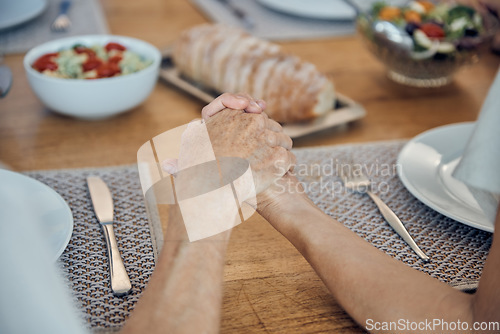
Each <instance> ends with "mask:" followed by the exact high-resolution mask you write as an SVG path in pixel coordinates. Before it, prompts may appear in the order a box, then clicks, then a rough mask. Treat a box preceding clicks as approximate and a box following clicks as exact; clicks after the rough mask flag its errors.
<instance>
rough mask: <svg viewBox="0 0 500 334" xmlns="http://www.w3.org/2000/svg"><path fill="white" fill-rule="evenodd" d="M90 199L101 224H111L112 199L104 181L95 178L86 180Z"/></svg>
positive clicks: (91, 177)
mask: <svg viewBox="0 0 500 334" xmlns="http://www.w3.org/2000/svg"><path fill="white" fill-rule="evenodd" d="M87 184H88V186H89V192H90V198H91V199H92V205H93V206H94V211H95V215H96V216H97V219H99V222H100V223H101V224H104V223H112V222H113V211H114V208H113V198H112V197H111V192H110V191H109V188H108V186H107V185H106V183H104V181H103V180H102V179H101V178H100V177H97V176H90V177H88V178H87Z"/></svg>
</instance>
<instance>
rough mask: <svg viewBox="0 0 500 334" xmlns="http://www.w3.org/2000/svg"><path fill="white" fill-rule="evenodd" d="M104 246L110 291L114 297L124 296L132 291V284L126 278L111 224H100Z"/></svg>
mask: <svg viewBox="0 0 500 334" xmlns="http://www.w3.org/2000/svg"><path fill="white" fill-rule="evenodd" d="M102 230H103V231H104V238H105V239H106V246H107V247H108V259H109V273H110V276H111V290H113V294H114V295H115V296H124V295H126V294H127V293H129V292H130V290H131V289H132V284H131V283H130V279H129V278H128V274H127V271H126V270H125V266H124V265H123V261H122V258H121V257H120V251H119V250H118V246H117V244H116V238H115V231H114V230H113V224H112V223H108V224H102Z"/></svg>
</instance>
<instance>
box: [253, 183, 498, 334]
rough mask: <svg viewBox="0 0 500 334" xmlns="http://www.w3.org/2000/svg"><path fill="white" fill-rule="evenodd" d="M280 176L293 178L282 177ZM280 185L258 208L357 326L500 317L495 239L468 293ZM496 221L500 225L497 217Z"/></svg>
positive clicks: (261, 201) (488, 319)
mask: <svg viewBox="0 0 500 334" xmlns="http://www.w3.org/2000/svg"><path fill="white" fill-rule="evenodd" d="M284 180H286V181H289V182H290V183H291V184H295V183H296V182H297V181H296V180H295V178H294V177H291V176H288V175H287V176H286V177H285V178H284ZM284 184H285V181H281V187H280V190H282V191H281V194H279V195H276V194H271V195H270V194H269V192H267V193H264V195H263V196H261V197H260V199H259V202H260V204H261V206H260V207H259V212H260V213H261V214H262V215H263V216H264V218H266V219H267V220H268V221H269V222H270V223H271V224H272V225H273V226H274V227H275V228H276V229H277V230H278V231H279V232H281V233H282V234H283V235H284V236H285V237H286V238H287V239H288V240H290V242H291V243H292V244H293V245H294V246H295V247H296V248H297V249H298V250H299V251H300V252H301V253H302V254H303V255H304V257H305V258H306V259H307V261H308V262H309V263H310V264H311V266H312V267H313V268H314V270H315V271H316V272H317V273H318V275H319V276H320V277H321V279H322V280H323V282H324V283H325V285H326V286H327V287H328V289H329V290H330V291H331V293H332V294H333V295H334V297H335V298H336V299H337V301H338V302H339V303H340V305H342V307H343V308H344V309H345V310H346V311H347V312H348V313H349V314H350V315H351V316H352V317H353V318H354V320H356V321H357V322H358V323H359V324H360V325H361V326H363V327H365V328H367V329H369V330H371V331H374V332H377V330H376V328H373V327H374V326H369V325H370V323H371V324H374V323H375V322H390V321H393V322H398V321H399V319H404V320H405V321H406V320H408V321H411V322H417V323H418V322H421V321H423V322H425V321H426V320H427V321H432V319H442V320H444V321H449V322H452V321H455V322H456V321H458V320H460V321H461V322H468V323H469V324H470V326H472V322H474V321H500V286H499V284H498V282H499V278H500V254H499V253H500V240H497V239H495V240H494V242H493V247H492V249H491V251H490V256H489V258H488V261H487V263H486V266H485V268H484V272H483V277H482V279H481V283H480V288H479V291H478V292H477V293H476V294H475V295H468V294H465V293H462V292H460V291H457V290H455V289H453V288H451V287H449V286H448V285H446V284H444V283H442V282H439V281H438V280H435V279H433V278H431V277H430V276H428V275H426V274H424V273H421V272H418V271H416V270H413V269H411V268H410V267H408V266H406V265H404V264H403V263H401V262H399V261H397V260H394V259H392V258H391V257H389V256H387V255H386V254H384V253H382V252H380V251H378V250H377V249H376V248H374V247H373V246H371V245H370V244H369V243H367V242H366V241H365V240H363V239H362V238H360V237H358V236H357V235H356V234H355V233H353V232H351V231H350V230H349V229H347V228H345V227H344V226H343V225H342V224H340V223H339V222H337V221H335V220H333V219H332V218H330V217H329V216H327V215H326V214H324V213H323V212H322V211H321V210H320V209H318V208H317V207H316V206H315V205H314V204H313V203H312V202H311V201H310V200H309V199H308V198H307V197H306V196H305V195H303V194H299V193H292V192H291V191H284V190H283V189H285V187H283V185H284ZM286 189H288V187H286ZM290 189H296V186H295V185H293V186H291V187H290ZM274 191H276V188H275V189H274ZM496 225H497V228H500V223H499V220H498V219H497V223H496ZM368 319H371V321H369V320H368ZM367 321H368V322H367ZM370 327H371V328H370ZM440 329H441V328H436V330H440ZM422 332H425V329H424V330H422ZM453 332H457V331H456V330H455V331H453ZM468 332H470V331H468Z"/></svg>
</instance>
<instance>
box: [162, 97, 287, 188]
mask: <svg viewBox="0 0 500 334" xmlns="http://www.w3.org/2000/svg"><path fill="white" fill-rule="evenodd" d="M265 108H266V104H265V102H264V101H262V100H254V99H252V98H251V97H250V96H249V95H246V94H238V95H235V94H228V93H225V94H222V95H220V96H219V97H217V98H216V99H215V100H214V101H212V102H211V103H210V104H208V105H207V106H206V107H204V108H203V110H202V116H203V118H204V120H206V129H207V131H208V135H209V138H210V143H204V142H203V139H200V138H202V137H203V135H202V131H201V127H200V124H196V123H193V124H190V125H189V126H188V128H187V130H186V132H185V133H184V134H183V137H182V141H181V156H180V158H179V161H177V160H175V159H168V160H166V161H164V162H163V164H162V166H163V169H164V170H166V171H167V172H169V173H170V174H175V173H177V171H178V169H179V168H180V169H183V168H186V167H189V166H193V165H196V164H198V163H200V161H201V162H203V161H208V160H209V158H210V157H209V155H210V154H211V153H210V152H209V151H210V150H209V149H207V146H206V145H207V144H208V145H210V147H211V149H213V153H215V156H216V157H238V158H243V159H246V160H247V161H248V162H249V164H250V167H251V169H252V174H253V177H254V182H255V188H256V189H255V190H256V193H260V192H262V191H263V190H264V189H266V188H267V187H269V186H270V185H271V183H272V182H273V181H275V180H277V179H279V178H281V177H282V176H283V175H284V174H285V173H286V172H287V171H288V170H290V169H291V168H292V167H293V165H294V164H295V156H294V155H293V154H292V153H291V152H290V149H291V148H292V140H291V139H290V137H289V136H287V135H286V134H284V133H283V129H282V128H281V125H279V124H278V123H277V122H275V121H273V120H271V119H269V118H268V117H267V115H266V114H265V113H263V111H264V110H265ZM236 109H239V110H236ZM197 129H199V130H197ZM200 143H201V145H200ZM193 186H194V185H193Z"/></svg>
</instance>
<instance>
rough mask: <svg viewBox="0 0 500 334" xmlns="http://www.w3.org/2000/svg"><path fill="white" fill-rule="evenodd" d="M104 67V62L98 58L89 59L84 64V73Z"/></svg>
mask: <svg viewBox="0 0 500 334" xmlns="http://www.w3.org/2000/svg"><path fill="white" fill-rule="evenodd" d="M101 65H102V61H101V60H100V59H98V58H89V59H88V60H87V61H86V62H85V63H83V64H82V69H83V72H88V71H92V70H95V69H96V68H98V67H99V66H101Z"/></svg>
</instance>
